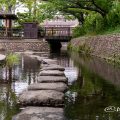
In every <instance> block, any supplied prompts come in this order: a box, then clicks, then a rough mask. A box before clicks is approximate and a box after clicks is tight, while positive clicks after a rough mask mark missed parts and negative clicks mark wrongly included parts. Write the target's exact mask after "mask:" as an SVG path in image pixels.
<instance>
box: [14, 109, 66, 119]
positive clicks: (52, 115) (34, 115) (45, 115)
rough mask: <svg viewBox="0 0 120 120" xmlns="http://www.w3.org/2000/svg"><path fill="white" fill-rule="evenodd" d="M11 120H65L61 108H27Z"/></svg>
mask: <svg viewBox="0 0 120 120" xmlns="http://www.w3.org/2000/svg"><path fill="white" fill-rule="evenodd" d="M12 120H65V118H64V110H63V108H52V107H27V108H25V109H24V110H22V111H21V112H20V113H19V114H18V115H16V116H14V117H13V118H12Z"/></svg>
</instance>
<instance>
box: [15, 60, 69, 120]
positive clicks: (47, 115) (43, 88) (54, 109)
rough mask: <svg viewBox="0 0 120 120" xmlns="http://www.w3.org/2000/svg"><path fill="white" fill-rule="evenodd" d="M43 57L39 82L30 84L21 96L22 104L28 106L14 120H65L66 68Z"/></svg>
mask: <svg viewBox="0 0 120 120" xmlns="http://www.w3.org/2000/svg"><path fill="white" fill-rule="evenodd" d="M41 59H42V58H41ZM41 59H38V60H40V62H41V61H42V69H41V72H40V74H39V75H40V76H39V79H38V81H37V83H34V84H31V85H29V86H28V90H27V91H24V92H23V93H21V94H20V96H19V102H20V105H22V106H27V107H26V108H25V109H24V110H23V111H21V113H19V114H18V115H16V116H14V117H13V120H65V118H64V112H63V108H60V107H64V92H65V91H66V90H67V88H68V86H67V78H66V77H65V74H64V70H65V69H64V68H63V67H61V66H59V65H57V64H56V63H57V61H55V60H52V59H42V60H41ZM31 106H33V107H31Z"/></svg>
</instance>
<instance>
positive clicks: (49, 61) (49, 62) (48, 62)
mask: <svg viewBox="0 0 120 120" xmlns="http://www.w3.org/2000/svg"><path fill="white" fill-rule="evenodd" d="M42 63H43V64H57V60H52V59H42Z"/></svg>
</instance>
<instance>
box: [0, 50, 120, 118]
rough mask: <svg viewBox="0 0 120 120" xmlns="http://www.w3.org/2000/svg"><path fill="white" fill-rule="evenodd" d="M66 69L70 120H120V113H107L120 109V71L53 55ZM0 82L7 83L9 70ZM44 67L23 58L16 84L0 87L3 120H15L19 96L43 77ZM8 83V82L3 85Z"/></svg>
mask: <svg viewBox="0 0 120 120" xmlns="http://www.w3.org/2000/svg"><path fill="white" fill-rule="evenodd" d="M49 57H50V58H53V59H56V60H57V61H58V64H60V65H62V66H64V67H65V75H66V76H67V77H68V82H69V90H68V92H67V93H66V99H65V116H66V120H119V119H120V114H119V113H120V112H117V111H115V112H112V113H111V112H110V113H107V112H105V111H104V109H105V108H106V107H108V106H115V107H116V108H117V107H120V81H119V80H120V76H119V75H120V69H119V68H115V67H114V66H112V65H109V64H107V63H106V62H104V61H103V60H100V59H97V58H90V57H85V56H80V55H78V54H75V53H73V54H72V53H71V54H70V55H69V54H67V52H66V51H62V53H60V54H50V56H49ZM0 69H1V70H0V81H4V80H5V70H4V68H0ZM39 70H40V63H39V62H38V61H37V60H35V59H30V58H29V57H28V56H21V62H20V64H19V65H16V66H14V68H13V82H12V83H11V84H0V120H11V118H12V116H13V115H14V114H16V113H17V112H18V111H19V109H18V107H17V105H16V101H17V97H16V96H17V95H18V94H19V93H20V92H21V91H23V90H24V89H25V88H27V86H28V85H29V84H31V83H34V82H36V80H37V79H38V76H39ZM3 83H4V82H3Z"/></svg>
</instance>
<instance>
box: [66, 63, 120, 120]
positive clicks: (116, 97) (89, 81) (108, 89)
mask: <svg viewBox="0 0 120 120" xmlns="http://www.w3.org/2000/svg"><path fill="white" fill-rule="evenodd" d="M75 65H76V66H78V68H79V75H78V79H77V81H75V82H74V83H73V85H72V86H70V89H69V90H70V92H69V93H70V94H71V95H73V94H74V93H77V96H76V98H75V101H70V100H69V98H68V100H66V108H65V115H66V116H67V118H68V119H79V120H95V119H96V120H98V118H99V119H101V120H104V119H105V120H111V119H115V120H117V119H119V113H110V114H109V113H108V114H107V113H105V112H104V108H105V107H107V106H110V105H112V106H116V107H119V105H120V94H119V93H120V89H119V88H118V87H116V86H114V85H113V84H111V83H110V82H108V81H106V80H105V79H103V78H102V77H100V76H99V75H98V74H95V73H93V72H91V71H89V70H88V69H87V67H86V66H82V65H80V64H78V63H77V64H76V63H75ZM80 71H81V72H80ZM68 97H69V96H68ZM70 97H71V96H70ZM96 116H97V117H96ZM103 116H104V117H103Z"/></svg>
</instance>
